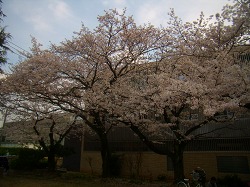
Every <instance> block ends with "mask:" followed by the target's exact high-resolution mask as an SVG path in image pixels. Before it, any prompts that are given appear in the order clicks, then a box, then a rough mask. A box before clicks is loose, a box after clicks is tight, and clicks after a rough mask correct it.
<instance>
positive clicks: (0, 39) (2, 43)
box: [0, 0, 11, 73]
mask: <svg viewBox="0 0 250 187" xmlns="http://www.w3.org/2000/svg"><path fill="white" fill-rule="evenodd" d="M5 16H6V15H5V14H4V13H3V11H2V0H0V23H2V22H3V17H5ZM5 28H6V27H3V26H2V25H1V26H0V67H1V65H3V64H5V63H6V62H7V59H6V53H7V51H8V50H9V51H10V48H9V47H8V46H7V45H8V40H9V39H11V35H10V33H7V32H6V30H5ZM2 72H3V71H2V69H1V68H0V73H2Z"/></svg>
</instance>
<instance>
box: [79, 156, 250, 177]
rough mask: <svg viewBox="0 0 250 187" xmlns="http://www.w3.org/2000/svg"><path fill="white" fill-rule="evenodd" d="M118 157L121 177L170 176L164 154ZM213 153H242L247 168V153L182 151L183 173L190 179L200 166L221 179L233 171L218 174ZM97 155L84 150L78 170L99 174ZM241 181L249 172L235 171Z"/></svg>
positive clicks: (170, 172) (210, 174) (249, 165)
mask: <svg viewBox="0 0 250 187" xmlns="http://www.w3.org/2000/svg"><path fill="white" fill-rule="evenodd" d="M116 154H118V155H120V157H121V160H122V168H121V175H122V176H123V177H133V176H135V177H136V176H140V177H141V178H145V179H157V177H159V176H161V175H165V176H167V178H168V180H172V179H173V171H168V170H167V157H166V156H164V155H158V154H155V153H153V152H137V153H136V152H120V153H119V152H118V153H116ZM217 156H246V157H247V158H248V167H249V168H250V152H219V151H217V152H216V151H214V152H212V151H209V152H186V153H185V154H184V162H185V164H184V171H185V176H186V177H187V178H190V179H191V175H190V172H192V170H193V169H194V168H196V167H201V168H202V169H204V170H205V172H206V174H207V179H209V178H211V177H212V176H215V177H217V178H218V177H219V178H222V177H224V176H226V175H233V174H234V173H219V172H218V169H217V160H216V157H217ZM101 165H102V161H101V155H100V153H99V152H96V151H84V152H83V153H82V157H81V166H80V171H82V172H87V173H93V174H95V175H101ZM237 175H238V176H239V177H240V178H241V179H242V180H249V179H250V174H237Z"/></svg>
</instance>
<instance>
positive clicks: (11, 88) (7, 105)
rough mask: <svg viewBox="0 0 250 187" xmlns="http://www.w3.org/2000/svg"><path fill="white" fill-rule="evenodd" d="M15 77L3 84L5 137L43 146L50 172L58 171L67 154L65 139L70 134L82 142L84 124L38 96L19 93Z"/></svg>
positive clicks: (20, 91) (3, 81)
mask: <svg viewBox="0 0 250 187" xmlns="http://www.w3.org/2000/svg"><path fill="white" fill-rule="evenodd" d="M15 75H16V74H12V75H11V76H10V77H8V79H4V80H2V82H1V88H2V89H1V108H4V109H5V110H6V109H7V110H8V112H6V115H7V116H6V118H7V119H8V122H7V123H5V125H4V127H3V133H4V134H5V136H6V137H7V138H8V139H10V140H12V141H13V140H14V141H15V142H16V143H17V142H18V143H21V144H28V145H33V146H38V147H39V146H40V147H41V148H42V150H43V151H44V155H45V156H47V157H48V170H49V171H54V170H55V169H56V162H57V160H56V157H61V156H64V155H63V154H65V153H66V150H67V148H63V141H64V139H65V138H67V136H68V135H69V133H70V134H71V136H72V135H73V134H74V136H77V137H79V138H81V136H82V133H83V123H82V122H80V121H77V116H76V115H74V116H73V115H72V114H70V113H66V112H63V111H61V110H59V107H55V106H53V105H51V104H50V103H47V102H46V101H44V100H42V99H40V98H39V97H38V96H37V95H34V94H30V92H27V90H22V89H21V90H19V88H18V89H16V86H17V84H18V83H17V82H15V81H13V79H15V78H16V77H15ZM16 83H17V84H16ZM18 86H19V85H18ZM68 149H69V148H68Z"/></svg>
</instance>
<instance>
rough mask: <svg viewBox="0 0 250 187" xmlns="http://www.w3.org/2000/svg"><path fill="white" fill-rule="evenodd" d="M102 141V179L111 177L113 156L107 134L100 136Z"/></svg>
mask: <svg viewBox="0 0 250 187" xmlns="http://www.w3.org/2000/svg"><path fill="white" fill-rule="evenodd" d="M100 140H101V156H102V177H104V178H106V177H110V176H111V163H110V160H111V154H110V150H109V144H108V139H107V134H102V135H101V136H100Z"/></svg>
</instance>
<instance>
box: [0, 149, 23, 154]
mask: <svg viewBox="0 0 250 187" xmlns="http://www.w3.org/2000/svg"><path fill="white" fill-rule="evenodd" d="M21 149H23V148H20V147H0V155H7V153H8V154H9V155H19V152H20V150H21Z"/></svg>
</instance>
